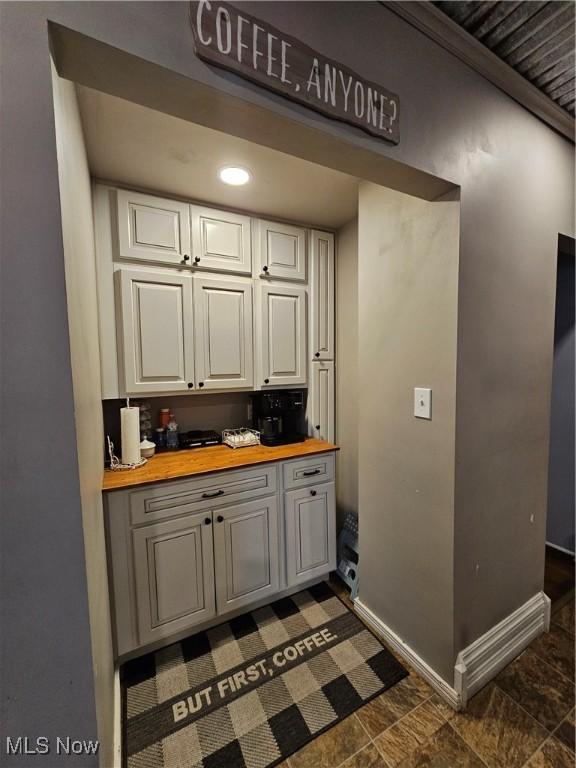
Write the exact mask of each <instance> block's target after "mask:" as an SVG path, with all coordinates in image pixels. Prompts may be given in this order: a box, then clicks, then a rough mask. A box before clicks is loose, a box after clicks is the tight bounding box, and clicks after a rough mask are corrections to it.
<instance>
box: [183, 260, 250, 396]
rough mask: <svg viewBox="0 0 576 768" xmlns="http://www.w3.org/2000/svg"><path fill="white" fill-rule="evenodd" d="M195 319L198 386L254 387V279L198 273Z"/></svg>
mask: <svg viewBox="0 0 576 768" xmlns="http://www.w3.org/2000/svg"><path fill="white" fill-rule="evenodd" d="M194 321H195V322H194V325H195V337H196V345H195V359H196V364H195V370H196V378H197V380H198V381H197V386H198V387H200V389H241V388H244V387H252V386H253V384H254V362H253V354H252V281H251V280H226V279H221V280H216V279H210V278H206V277H200V276H199V275H195V276H194Z"/></svg>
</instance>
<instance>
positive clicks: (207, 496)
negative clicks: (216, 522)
mask: <svg viewBox="0 0 576 768" xmlns="http://www.w3.org/2000/svg"><path fill="white" fill-rule="evenodd" d="M223 495H224V491H223V490H222V488H220V489H219V490H218V491H214V493H203V494H202V498H203V499H215V498H216V496H223ZM220 522H221V521H220Z"/></svg>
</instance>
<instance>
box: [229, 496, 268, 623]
mask: <svg viewBox="0 0 576 768" xmlns="http://www.w3.org/2000/svg"><path fill="white" fill-rule="evenodd" d="M214 525H215V528H214V552H215V555H216V593H217V602H218V613H223V612H225V611H230V610H233V609H235V608H237V607H240V606H242V605H248V604H249V603H251V602H254V601H255V600H260V599H261V598H264V597H267V596H268V595H273V594H274V593H275V592H277V591H278V589H279V546H278V500H277V497H276V496H271V497H268V498H266V499H262V500H260V501H251V502H248V503H247V504H239V505H237V506H234V507H228V508H227V509H222V510H221V511H220V512H219V515H218V517H216V522H215V524H214Z"/></svg>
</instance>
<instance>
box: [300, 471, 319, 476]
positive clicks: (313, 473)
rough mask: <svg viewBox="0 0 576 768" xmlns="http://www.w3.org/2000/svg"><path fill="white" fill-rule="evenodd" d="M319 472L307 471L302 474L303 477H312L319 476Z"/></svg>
mask: <svg viewBox="0 0 576 768" xmlns="http://www.w3.org/2000/svg"><path fill="white" fill-rule="evenodd" d="M319 474H320V470H319V469H309V470H307V471H306V472H302V476H303V477H312V475H319Z"/></svg>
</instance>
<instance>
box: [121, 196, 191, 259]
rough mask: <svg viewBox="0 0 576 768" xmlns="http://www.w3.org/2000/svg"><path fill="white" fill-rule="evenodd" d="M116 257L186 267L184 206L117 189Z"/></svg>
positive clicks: (187, 248)
mask: <svg viewBox="0 0 576 768" xmlns="http://www.w3.org/2000/svg"><path fill="white" fill-rule="evenodd" d="M117 203H118V255H119V256H120V257H121V258H123V259H139V260H140V261H152V262H160V263H162V264H177V265H187V264H188V265H189V264H190V262H191V254H190V209H189V206H188V204H187V203H179V202H177V201H175V200H167V199H165V198H162V197H154V196H153V195H143V194H140V193H139V192H127V191H126V190H123V189H119V190H118V192H117Z"/></svg>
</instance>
